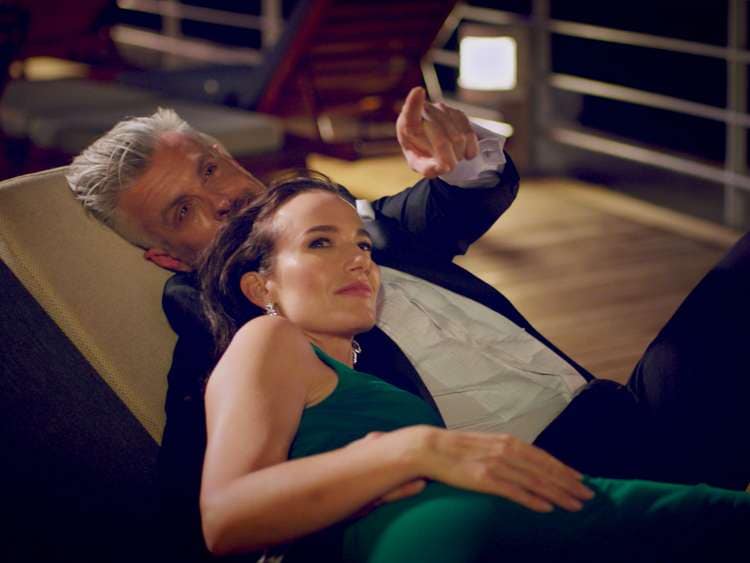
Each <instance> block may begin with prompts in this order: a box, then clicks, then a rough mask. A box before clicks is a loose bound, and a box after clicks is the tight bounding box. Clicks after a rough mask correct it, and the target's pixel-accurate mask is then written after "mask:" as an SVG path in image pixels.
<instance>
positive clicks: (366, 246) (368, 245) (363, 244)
mask: <svg viewBox="0 0 750 563" xmlns="http://www.w3.org/2000/svg"><path fill="white" fill-rule="evenodd" d="M359 247H360V248H361V249H362V250H364V251H366V252H372V243H370V242H369V241H366V240H363V241H362V242H360V243H359Z"/></svg>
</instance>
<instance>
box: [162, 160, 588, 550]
mask: <svg viewBox="0 0 750 563" xmlns="http://www.w3.org/2000/svg"><path fill="white" fill-rule="evenodd" d="M518 181H519V178H518V173H517V172H516V169H515V166H514V165H513V162H512V161H511V160H510V158H508V160H507V164H506V166H505V169H504V172H503V174H502V175H501V178H500V181H499V185H497V186H495V187H493V188H486V189H485V188H479V189H476V188H475V189H461V188H456V187H453V186H450V185H448V184H446V183H445V182H443V181H441V180H439V179H436V180H423V181H420V182H419V183H417V184H416V185H415V186H413V187H412V188H409V189H407V190H404V191H403V192H401V193H399V194H397V195H395V196H391V197H386V198H382V199H380V200H377V201H376V202H374V203H373V207H374V209H375V211H376V219H375V220H374V221H372V222H369V223H367V228H368V230H369V231H370V233H371V234H372V237H373V242H374V251H373V257H374V259H375V261H376V262H377V263H378V264H380V265H382V266H388V267H391V268H394V269H398V270H401V271H404V272H407V273H409V274H412V275H415V276H418V277H420V278H423V279H425V280H428V281H430V282H432V283H435V284H437V285H440V286H442V287H445V288H446V289H449V290H451V291H454V292H456V293H459V294H461V295H464V296H466V297H469V298H470V299H474V300H475V301H478V302H479V303H482V304H483V305H485V306H487V307H489V308H491V309H493V310H494V311H497V312H498V313H500V314H501V315H504V316H505V317H507V318H508V319H510V320H512V321H513V322H515V323H516V324H518V325H519V326H522V327H524V328H525V329H526V330H527V331H528V332H529V333H531V334H533V335H534V336H536V337H537V338H538V339H540V340H541V341H542V342H543V343H545V344H546V345H547V346H548V347H549V348H550V349H552V350H554V351H555V352H556V353H558V354H559V355H560V356H561V357H563V358H564V359H565V360H567V361H568V362H570V363H571V365H573V367H574V368H575V369H577V370H578V371H579V372H580V373H581V374H582V375H583V377H584V378H585V379H587V380H591V379H593V377H592V376H591V374H589V373H588V372H587V371H586V370H585V369H583V368H582V367H581V366H579V365H577V364H576V363H575V362H573V361H572V360H571V359H570V358H568V357H567V356H566V355H565V354H563V353H562V352H561V351H560V350H558V349H557V348H556V347H555V346H554V345H553V344H552V343H551V342H549V341H547V339H545V338H544V337H543V336H542V335H541V334H539V333H538V332H537V331H536V330H535V329H534V327H533V326H531V324H530V323H529V322H528V321H527V320H526V319H525V318H524V317H523V316H522V315H521V313H519V312H518V311H517V310H516V308H515V307H514V306H513V305H512V304H511V303H510V301H508V299H506V298H505V297H504V296H503V295H502V294H501V293H500V292H498V291H497V290H496V289H495V288H493V287H492V286H490V285H488V284H487V283H485V282H483V281H482V280H480V279H479V278H477V277H476V276H474V275H472V274H471V273H469V272H468V271H466V270H464V269H463V268H461V267H459V266H457V265H456V264H454V263H453V262H452V260H453V258H454V257H455V256H456V255H459V254H463V253H464V252H465V251H466V250H467V249H468V247H469V246H470V245H471V244H472V243H473V242H474V241H475V240H476V239H478V238H479V237H480V236H481V235H482V234H483V233H484V232H485V231H486V230H487V229H488V228H489V227H490V226H491V225H492V224H493V223H494V222H495V221H496V220H497V218H498V217H499V216H500V215H501V214H502V213H503V212H504V211H505V210H506V209H507V208H508V207H509V206H510V204H511V203H512V201H513V199H514V198H515V196H516V194H517V190H518ZM199 299H200V297H199V291H198V289H197V284H196V280H195V277H194V276H193V275H191V274H177V275H175V276H173V277H172V278H171V279H170V280H169V281H168V282H167V285H166V287H165V291H164V297H163V307H164V311H165V313H166V314H167V317H168V319H169V321H170V324H171V325H172V327H173V329H174V330H175V332H176V333H177V334H178V336H179V339H178V342H177V345H176V348H175V353H174V360H173V365H172V368H171V370H170V372H169V376H168V377H169V391H168V395H167V403H166V411H167V426H166V429H165V432H164V437H163V441H162V449H161V453H160V468H161V471H160V473H161V478H162V489H163V491H164V493H165V500H166V506H167V508H168V509H169V514H168V515H167V517H168V518H170V519H172V518H175V517H176V516H177V517H179V518H182V517H184V516H185V515H192V523H193V526H196V525H197V522H199V520H198V519H197V509H198V502H197V495H198V490H199V484H200V469H201V466H202V460H203V453H204V448H205V421H204V412H203V401H202V391H203V381H204V378H205V376H206V374H207V373H208V372H209V371H210V369H211V368H212V365H213V360H212V353H211V350H212V344H211V339H210V336H209V334H208V331H207V328H206V326H205V325H204V323H203V319H202V316H201V314H200V309H199ZM357 340H358V342H359V343H360V344H361V346H362V350H363V352H362V354H361V355H360V358H359V361H358V363H357V368H358V369H360V370H362V371H365V372H368V373H372V374H375V375H377V376H379V377H381V378H382V379H384V380H386V381H388V382H390V383H392V384H394V385H396V386H398V387H401V388H402V389H405V390H407V391H410V392H412V393H414V394H416V395H419V396H421V397H423V398H424V399H425V400H426V401H427V402H428V403H430V404H432V405H433V406H434V402H433V400H432V397H431V396H430V394H429V393H428V392H427V390H426V388H425V386H424V384H423V382H422V380H421V379H420V378H419V376H418V375H417V373H416V371H415V370H414V367H413V366H412V365H411V363H410V362H409V360H408V359H407V358H406V357H405V356H404V354H403V353H402V352H401V350H400V349H399V348H398V346H396V345H395V344H394V343H393V341H392V340H390V338H389V337H388V336H386V335H385V334H384V333H383V332H382V331H381V330H379V329H378V328H377V327H376V328H374V329H372V330H371V331H369V332H368V333H365V334H361V335H359V336H357ZM568 418H572V419H573V420H574V421H575V425H571V424H566V425H565V426H563V427H560V428H558V429H557V431H556V432H551V433H550V434H551V435H553V436H554V440H552V441H551V442H554V443H556V442H558V441H562V442H568V441H569V440H567V439H562V438H565V437H566V436H567V434H568V430H569V428H574V427H576V428H577V427H578V426H579V425H580V424H581V422H580V418H581V417H579V416H574V417H568ZM583 418H584V419H586V417H583ZM249 439H251V438H249ZM554 443H553V444H552V445H555V444H554ZM556 453H558V454H559V453H560V452H556ZM563 453H567V452H565V451H564V452H563ZM186 525H187V522H182V523H180V524H179V526H178V527H177V531H178V534H179V536H180V537H182V538H184V537H185V527H186ZM194 532H195V533H199V530H198V529H194Z"/></svg>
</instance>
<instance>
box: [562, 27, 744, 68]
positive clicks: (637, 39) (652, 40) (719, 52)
mask: <svg viewBox="0 0 750 563" xmlns="http://www.w3.org/2000/svg"><path fill="white" fill-rule="evenodd" d="M548 29H549V30H550V31H552V32H553V33H557V34H558V35H566V36H569V37H580V38H582V39H595V40H598V41H605V42H607V43H620V44H623V45H630V46H634V47H650V48H652V49H661V50H664V51H673V52H679V53H687V54H690V55H700V56H703V57H713V58H716V59H724V60H731V61H735V60H736V61H741V62H750V51H746V50H743V49H732V48H729V47H720V46H718V45H708V44H706V43H699V42H697V41H687V40H685V39H674V38H672V37H661V36H659V35H650V34H648V33H639V32H635V31H623V30H620V29H613V28H610V27H601V26H596V25H589V24H583V23H577V22H570V21H563V20H551V21H550V23H549V27H548Z"/></svg>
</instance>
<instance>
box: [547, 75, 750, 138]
mask: <svg viewBox="0 0 750 563" xmlns="http://www.w3.org/2000/svg"><path fill="white" fill-rule="evenodd" d="M548 80H549V84H550V86H552V87H554V88H557V89H559V90H565V91H568V92H576V93H578V94H588V95H592V96H598V97H600V98H608V99H611V100H619V101H623V102H629V103H634V104H638V105H642V106H648V107H653V108H659V109H666V110H670V111H674V112H677V113H684V114H687V115H692V116H695V117H703V118H705V119H712V120H714V121H721V122H724V123H732V124H734V125H741V126H743V127H750V115H748V114H746V113H737V112H734V111H731V110H727V109H723V108H718V107H715V106H710V105H707V104H700V103H697V102H691V101H688V100H683V99H682V98H674V97H672V96H665V95H663V94H654V93H653V92H646V91H644V90H637V89H635V88H628V87H626V86H619V85H617V84H610V83H608V82H600V81H597V80H590V79H588V78H580V77H578V76H571V75H568V74H552V75H550V77H549V79H548Z"/></svg>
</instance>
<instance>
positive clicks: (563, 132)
mask: <svg viewBox="0 0 750 563" xmlns="http://www.w3.org/2000/svg"><path fill="white" fill-rule="evenodd" d="M546 133H547V138H549V139H551V140H553V141H556V142H558V143H561V144H564V145H569V146H573V147H578V148H582V149H586V150H589V151H592V152H598V153H602V154H607V155H610V156H615V157H618V158H624V159H627V160H632V161H634V162H640V163H642V164H650V165H652V166H656V167H658V168H664V169H667V170H672V171H674V172H681V173H683V174H688V175H690V176H694V177H696V178H702V179H704V180H708V181H710V182H715V183H720V184H730V185H732V186H735V187H737V188H741V189H743V190H750V177H748V176H745V175H742V174H737V173H735V172H731V171H728V170H726V169H724V168H721V167H719V166H712V165H710V164H702V163H700V162H695V161H694V160H690V159H688V158H684V157H680V156H674V155H670V154H665V153H662V152H658V151H654V150H652V149H647V148H644V147H639V146H636V145H631V144H629V143H625V142H622V141H615V140H613V139H609V138H607V137H605V136H603V135H594V134H592V133H586V132H582V131H576V130H574V129H568V128H565V127H552V128H549V129H547V132H546Z"/></svg>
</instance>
